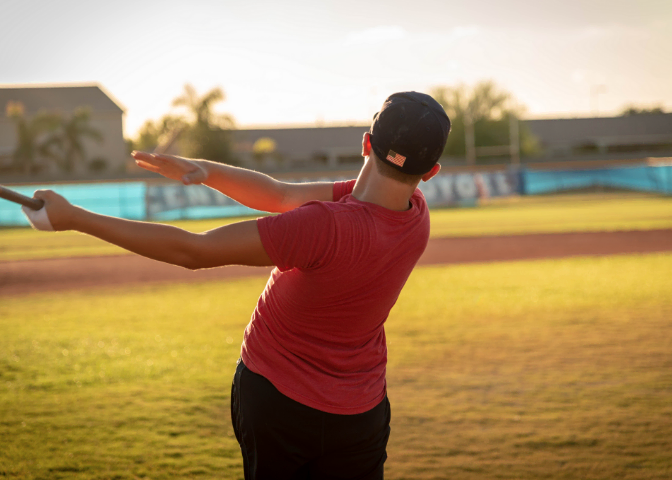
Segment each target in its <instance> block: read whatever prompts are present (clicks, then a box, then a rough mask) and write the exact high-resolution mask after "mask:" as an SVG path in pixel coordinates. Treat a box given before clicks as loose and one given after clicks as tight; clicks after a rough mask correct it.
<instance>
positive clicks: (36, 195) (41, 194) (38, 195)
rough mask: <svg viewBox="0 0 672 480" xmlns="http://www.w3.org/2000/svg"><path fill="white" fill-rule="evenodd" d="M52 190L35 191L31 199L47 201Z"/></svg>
mask: <svg viewBox="0 0 672 480" xmlns="http://www.w3.org/2000/svg"><path fill="white" fill-rule="evenodd" d="M53 193H54V192H53V190H35V193H33V198H39V199H40V200H49V199H50V198H51V196H52V194H53Z"/></svg>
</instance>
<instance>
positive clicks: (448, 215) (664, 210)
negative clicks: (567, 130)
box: [0, 193, 672, 261]
mask: <svg viewBox="0 0 672 480" xmlns="http://www.w3.org/2000/svg"><path fill="white" fill-rule="evenodd" d="M431 215H432V233H431V234H432V236H434V237H445V236H465V235H466V236H469V235H501V234H523V233H547V232H574V231H613V230H647V229H653V228H672V198H666V197H660V196H654V195H644V194H640V193H633V194H629V193H614V194H584V195H577V194H569V195H555V196H540V197H517V198H512V199H503V200H500V201H491V202H490V203H488V204H486V205H482V206H480V207H478V208H462V209H437V210H432V212H431ZM238 220H240V219H216V220H204V221H182V222H173V224H175V225H178V226H180V227H182V228H186V229H188V230H191V231H196V232H202V231H206V230H209V229H212V228H215V227H217V226H220V225H223V224H225V223H228V222H232V221H238ZM123 252H124V251H123V250H122V249H120V248H118V247H115V246H112V245H108V244H105V243H104V242H101V241H99V240H97V239H95V238H91V237H88V236H85V235H81V234H79V233H75V232H62V233H59V234H57V235H54V234H51V233H48V232H36V231H33V230H31V229H28V228H17V229H4V230H0V261H2V260H20V259H30V258H54V257H70V256H91V255H114V254H119V253H123Z"/></svg>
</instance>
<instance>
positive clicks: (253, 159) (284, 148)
mask: <svg viewBox="0 0 672 480" xmlns="http://www.w3.org/2000/svg"><path fill="white" fill-rule="evenodd" d="M368 130H369V126H368V125H367V126H359V127H352V126H351V127H313V128H310V127H308V128H275V129H254V130H234V131H233V132H232V133H233V149H234V152H235V154H236V156H237V157H238V158H239V159H240V160H241V161H242V162H243V163H244V164H246V165H249V166H255V164H261V165H259V166H266V167H270V168H285V169H295V168H302V167H311V166H313V167H323V168H324V167H330V168H335V167H337V166H339V165H340V166H342V165H344V164H345V165H347V164H348V163H352V162H361V160H362V156H361V152H362V147H361V146H362V136H363V135H364V132H367V131H368ZM262 144H266V145H269V144H270V145H272V149H271V150H272V151H265V152H260V151H259V149H257V148H256V147H257V146H260V145H262Z"/></svg>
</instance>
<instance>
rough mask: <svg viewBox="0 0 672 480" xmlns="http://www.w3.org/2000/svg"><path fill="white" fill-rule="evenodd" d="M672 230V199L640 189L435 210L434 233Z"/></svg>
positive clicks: (535, 197)
mask: <svg viewBox="0 0 672 480" xmlns="http://www.w3.org/2000/svg"><path fill="white" fill-rule="evenodd" d="M656 228H672V197H662V196H654V195H644V194H640V193H611V194H565V195H549V196H533V197H512V198H504V199H493V200H491V201H490V202H489V203H487V204H485V205H482V206H480V207H478V208H471V209H469V208H465V209H450V210H434V211H432V236H434V237H445V236H470V235H503V234H524V233H555V232H583V231H589V232H595V231H615V230H651V229H656Z"/></svg>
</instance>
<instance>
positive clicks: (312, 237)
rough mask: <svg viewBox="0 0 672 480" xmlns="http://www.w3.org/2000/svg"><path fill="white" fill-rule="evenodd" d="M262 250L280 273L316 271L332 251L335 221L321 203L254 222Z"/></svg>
mask: <svg viewBox="0 0 672 480" xmlns="http://www.w3.org/2000/svg"><path fill="white" fill-rule="evenodd" d="M257 228H258V229H259V236H260V237H261V243H262V245H263V246H264V250H266V253H267V254H268V256H269V258H270V259H271V261H272V262H273V264H274V265H275V266H276V267H278V269H280V270H281V271H283V272H284V271H286V270H291V269H292V268H305V269H311V268H318V267H320V266H322V265H325V264H326V263H328V262H329V260H330V258H331V252H332V251H333V242H334V236H335V229H336V227H335V221H334V216H333V213H332V211H331V210H330V209H329V208H328V207H327V206H326V205H325V204H324V203H322V202H308V203H306V204H304V205H302V206H300V207H299V208H295V209H294V210H290V211H288V212H285V213H282V214H280V215H275V216H271V217H262V218H259V219H257Z"/></svg>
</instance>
